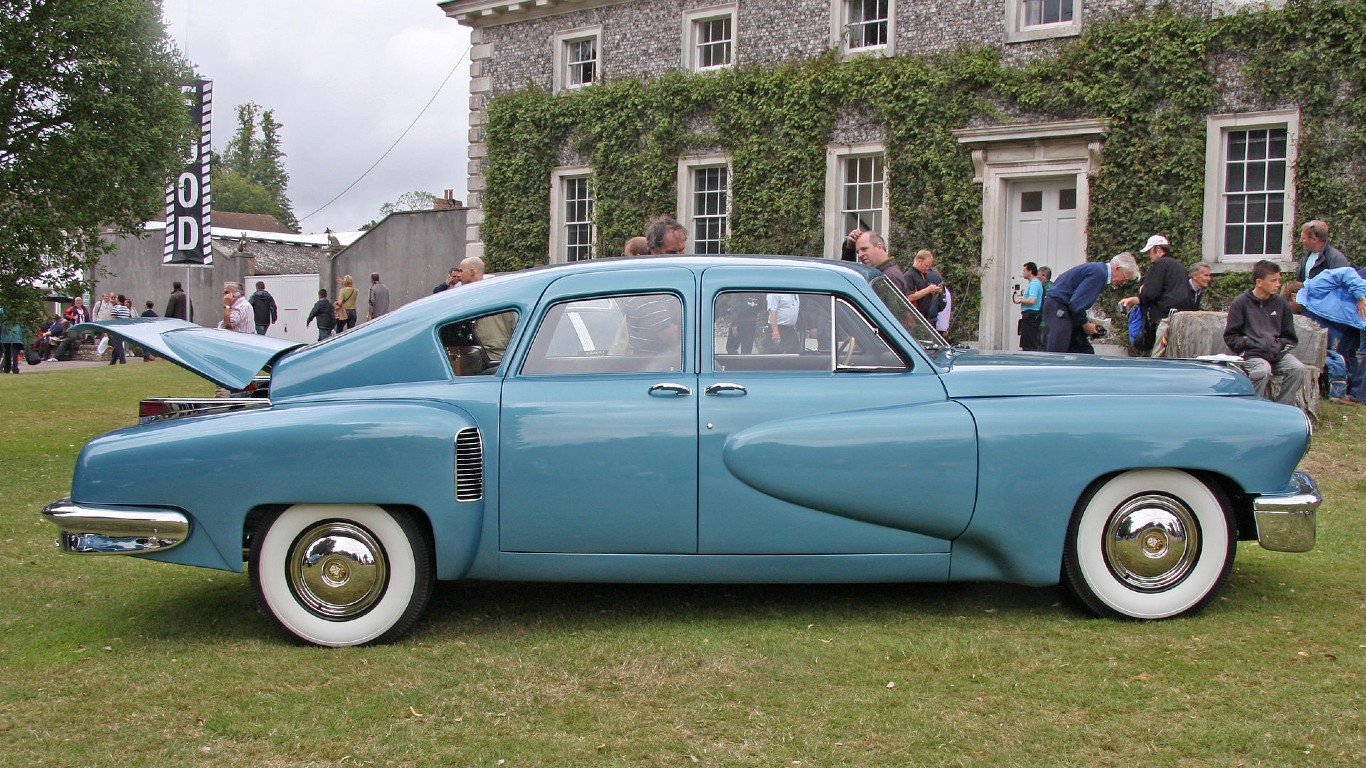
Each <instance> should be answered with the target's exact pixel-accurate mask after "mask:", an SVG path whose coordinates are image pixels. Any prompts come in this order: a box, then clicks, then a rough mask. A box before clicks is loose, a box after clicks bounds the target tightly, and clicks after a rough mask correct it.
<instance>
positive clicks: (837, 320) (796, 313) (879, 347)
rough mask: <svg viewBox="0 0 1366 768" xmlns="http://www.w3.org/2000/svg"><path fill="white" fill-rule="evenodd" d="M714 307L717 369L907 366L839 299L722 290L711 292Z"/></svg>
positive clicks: (831, 369)
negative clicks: (790, 338) (790, 336)
mask: <svg viewBox="0 0 1366 768" xmlns="http://www.w3.org/2000/svg"><path fill="white" fill-rule="evenodd" d="M714 310H715V316H716V318H717V322H718V327H719V328H723V329H724V334H722V335H718V338H717V343H716V347H715V349H714V351H713V357H712V365H713V368H714V369H715V370H717V371H825V372H840V371H850V372H853V371H904V370H905V369H906V367H907V366H906V362H905V360H903V359H902V357H901V355H899V354H898V353H897V352H896V351H895V350H894V349H893V348H892V346H891V345H890V344H888V343H887V341H886V339H884V338H882V336H881V334H880V331H879V330H878V328H877V326H876V325H874V324H873V323H872V322H871V321H869V320H868V318H867V317H865V316H864V314H863V313H862V312H860V311H859V310H858V309H857V308H856V307H855V306H854V305H853V304H852V303H850V302H849V301H848V300H847V299H844V298H842V297H838V296H831V295H828V294H808V293H800V294H799V293H774V292H769V291H728V292H725V293H721V294H718V295H717V297H716V304H715V308H714ZM784 312H787V313H788V314H789V315H790V316H787V317H785V316H784ZM775 325H776V326H777V328H776V330H775ZM789 331H794V332H796V333H797V334H798V339H797V343H795V344H789V343H787V340H786V339H785V338H784V337H785V335H786V334H787V333H789ZM722 339H724V341H722Z"/></svg>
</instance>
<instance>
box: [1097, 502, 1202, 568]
mask: <svg viewBox="0 0 1366 768" xmlns="http://www.w3.org/2000/svg"><path fill="white" fill-rule="evenodd" d="M1104 544H1105V564H1106V565H1107V566H1109V568H1110V572H1111V573H1113V574H1114V575H1115V577H1116V578H1118V579H1119V580H1120V581H1122V582H1124V584H1126V585H1128V586H1129V587H1130V588H1131V589H1135V590H1138V591H1141V592H1153V591H1158V590H1163V589H1168V588H1170V587H1172V586H1173V585H1175V584H1177V583H1179V582H1180V581H1181V580H1182V579H1184V578H1186V576H1187V575H1188V574H1189V573H1190V572H1191V569H1192V568H1194V567H1195V561H1196V558H1197V557H1199V555H1200V528H1199V525H1198V524H1197V523H1196V521H1195V515H1194V513H1192V512H1191V510H1190V508H1189V507H1187V506H1186V505H1185V504H1182V503H1181V502H1180V501H1179V500H1177V499H1174V498H1172V497H1170V496H1162V495H1158V494H1146V495H1142V496H1135V497H1134V498H1132V499H1129V500H1128V501H1126V502H1124V504H1122V505H1120V507H1119V508H1118V509H1116V510H1115V511H1114V513H1113V514H1112V515H1110V520H1109V522H1108V523H1107V524H1106V526H1105V542H1104Z"/></svg>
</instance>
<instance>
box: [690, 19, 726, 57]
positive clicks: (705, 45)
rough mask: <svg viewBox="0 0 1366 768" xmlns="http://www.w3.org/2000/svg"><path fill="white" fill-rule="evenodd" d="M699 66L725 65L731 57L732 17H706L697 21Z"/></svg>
mask: <svg viewBox="0 0 1366 768" xmlns="http://www.w3.org/2000/svg"><path fill="white" fill-rule="evenodd" d="M694 29H695V34H696V38H697V66H698V68H699V69H708V68H711V67H724V66H726V65H728V64H730V57H731V39H732V38H731V18H730V17H729V16H726V17H723V18H719V19H706V20H703V21H698V22H696V23H695V27H694Z"/></svg>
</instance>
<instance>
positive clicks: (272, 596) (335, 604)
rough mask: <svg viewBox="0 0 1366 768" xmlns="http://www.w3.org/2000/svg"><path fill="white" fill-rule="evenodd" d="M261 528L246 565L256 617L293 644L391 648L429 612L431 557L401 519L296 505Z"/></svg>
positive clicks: (421, 536)
mask: <svg viewBox="0 0 1366 768" xmlns="http://www.w3.org/2000/svg"><path fill="white" fill-rule="evenodd" d="M262 527H263V530H264V533H262V534H261V535H258V536H256V537H254V540H253V543H252V548H251V554H250V558H249V561H248V563H249V566H250V572H251V585H252V589H253V591H254V592H255V594H256V601H257V604H258V605H259V606H260V607H261V610H262V611H263V612H264V613H265V614H266V615H267V616H269V617H270V618H271V619H272V620H273V621H274V622H275V624H276V625H277V626H279V627H280V628H281V629H282V630H284V631H285V632H286V633H288V634H289V635H291V636H293V637H294V638H297V639H298V640H302V641H303V642H306V643H313V644H315V645H324V646H344V645H363V644H366V643H386V642H392V641H393V640H395V639H397V638H398V637H400V636H402V635H403V634H404V633H405V632H407V631H408V630H409V629H410V628H411V627H412V626H413V624H414V623H416V622H417V620H418V618H419V617H420V616H421V615H422V611H423V610H424V609H425V608H426V607H427V601H428V600H429V599H430V598H431V593H432V587H433V583H434V581H435V577H434V574H435V567H434V564H433V559H434V558H433V556H432V553H431V546H430V545H429V543H428V541H427V537H426V534H425V533H424V532H423V530H422V527H421V526H420V525H418V523H417V521H416V520H414V519H413V517H412V516H411V515H409V514H407V513H402V512H388V511H385V510H383V509H380V508H379V507H375V506H351V505H333V504H300V505H295V506H292V507H289V508H288V509H286V510H284V511H283V512H281V513H279V514H278V515H276V516H275V517H273V518H271V519H268V520H266V521H265V522H264V523H263V526H262Z"/></svg>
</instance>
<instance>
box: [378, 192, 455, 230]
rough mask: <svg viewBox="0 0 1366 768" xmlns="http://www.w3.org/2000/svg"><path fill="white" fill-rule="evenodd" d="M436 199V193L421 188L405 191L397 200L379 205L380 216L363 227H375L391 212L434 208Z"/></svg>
mask: <svg viewBox="0 0 1366 768" xmlns="http://www.w3.org/2000/svg"><path fill="white" fill-rule="evenodd" d="M435 199H436V195H433V194H432V193H431V192H423V191H422V190H420V189H415V190H413V191H412V192H404V193H403V194H401V195H399V196H398V199H397V200H395V201H393V202H390V203H385V204H384V205H381V206H380V207H379V218H376V219H372V220H370V222H369V223H367V224H365V225H364V226H362V227H361V229H363V230H364V229H374V228H375V226H376V225H377V224H379V223H380V222H381V221H383V220H384V218H385V217H386V216H388V215H389V214H391V213H402V212H404V211H429V210H431V209H432V201H433V200H435Z"/></svg>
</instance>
